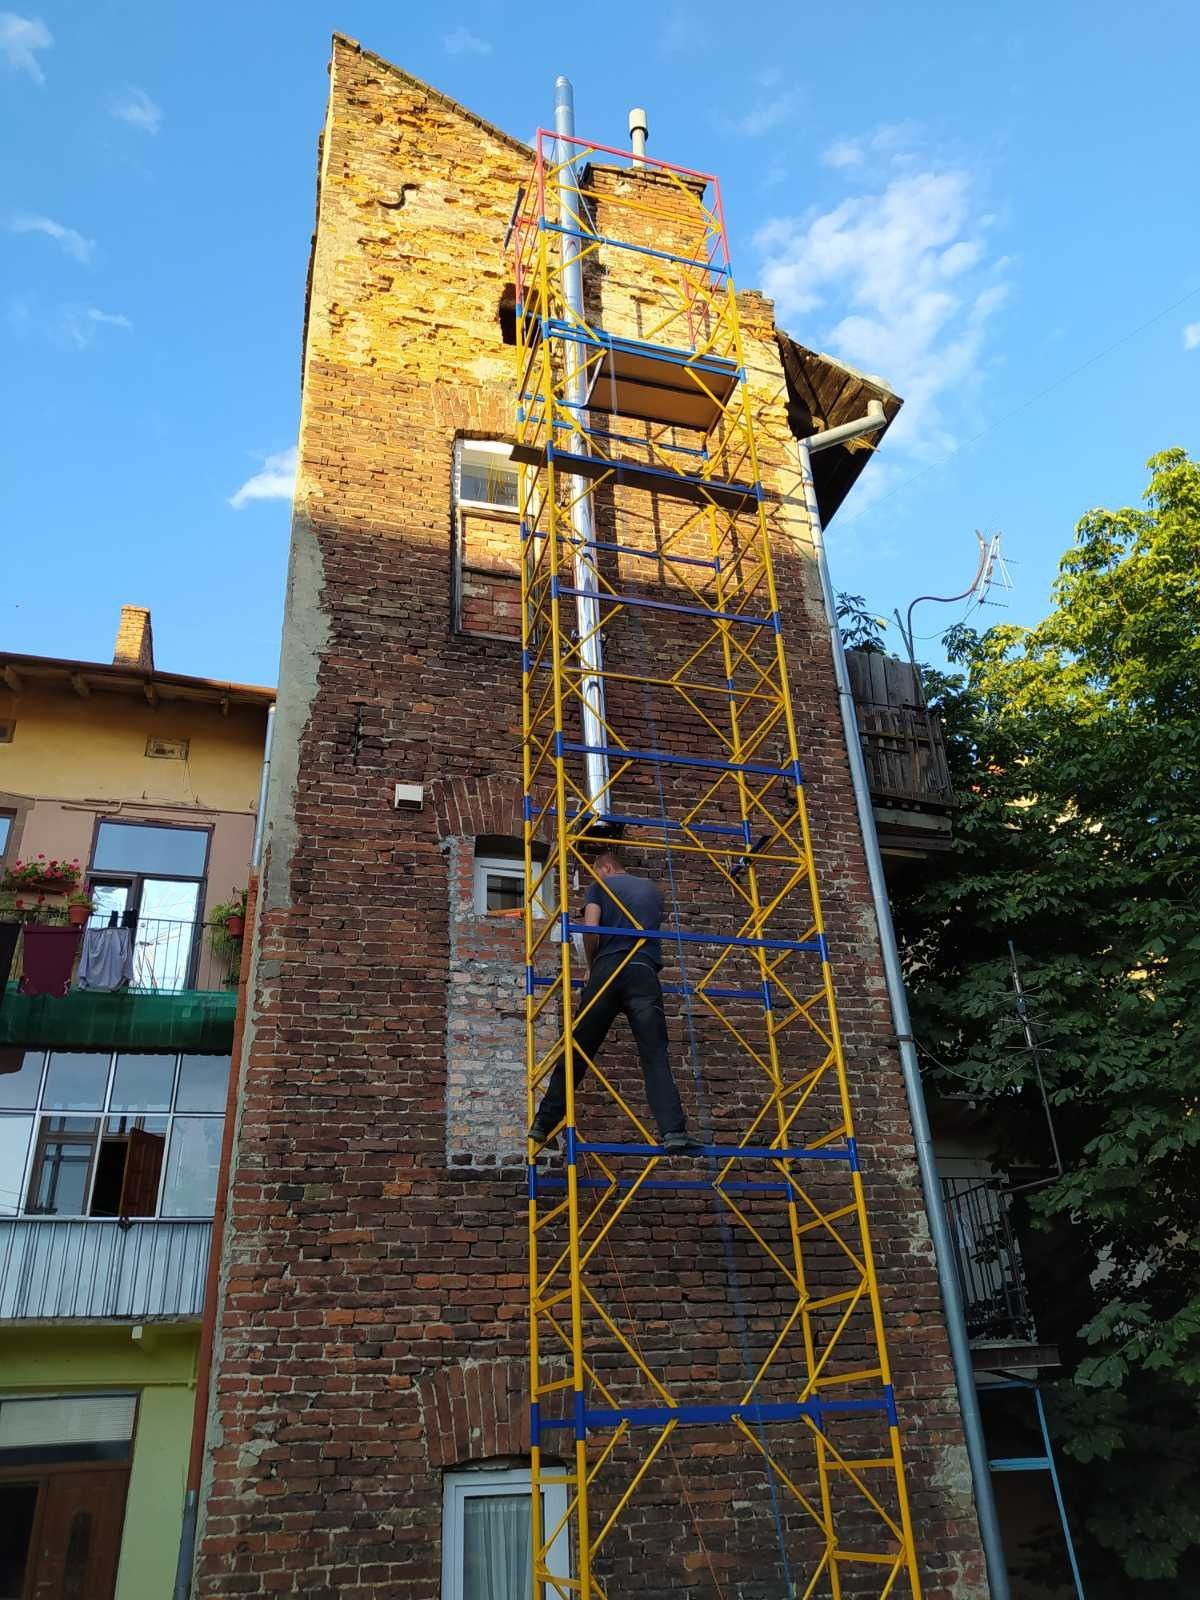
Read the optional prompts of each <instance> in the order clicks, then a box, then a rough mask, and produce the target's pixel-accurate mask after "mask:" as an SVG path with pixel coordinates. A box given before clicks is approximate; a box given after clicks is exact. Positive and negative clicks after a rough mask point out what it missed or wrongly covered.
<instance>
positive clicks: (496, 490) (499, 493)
mask: <svg viewBox="0 0 1200 1600" xmlns="http://www.w3.org/2000/svg"><path fill="white" fill-rule="evenodd" d="M511 451H512V446H511V445H509V444H504V443H502V442H500V441H497V440H494V439H460V440H459V441H458V502H459V504H460V505H474V506H490V507H492V508H493V509H495V510H498V511H516V510H517V508H518V504H519V473H520V468H519V467H517V466H516V465H515V463H514V462H513V461H512V460H511V459H510V457H511Z"/></svg>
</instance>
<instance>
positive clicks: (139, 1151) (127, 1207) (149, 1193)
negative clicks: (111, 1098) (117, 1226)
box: [119, 1128, 167, 1217]
mask: <svg viewBox="0 0 1200 1600" xmlns="http://www.w3.org/2000/svg"><path fill="white" fill-rule="evenodd" d="M166 1147H167V1141H166V1137H165V1136H164V1135H163V1134H161V1133H147V1132H146V1131H145V1129H144V1128H131V1129H130V1131H129V1148H128V1150H127V1151H126V1152H125V1175H124V1178H123V1179H122V1182H121V1203H120V1207H119V1214H120V1215H121V1216H122V1217H152V1216H154V1215H155V1213H156V1212H157V1210H158V1180H159V1177H160V1175H161V1174H162V1164H163V1152H164V1150H165V1149H166Z"/></svg>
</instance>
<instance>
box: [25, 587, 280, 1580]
mask: <svg viewBox="0 0 1200 1600" xmlns="http://www.w3.org/2000/svg"><path fill="white" fill-rule="evenodd" d="M273 700H274V692H273V691H272V690H269V689H258V688H250V687H247V686H245V685H242V684H233V683H218V682H211V681H209V680H208V679H204V678H192V677H184V676H181V675H179V674H176V673H170V672H162V671H160V670H158V669H157V668H156V667H155V665H154V658H153V648H152V643H151V631H150V615H149V612H147V611H144V610H142V609H141V608H139V607H134V606H126V607H125V608H124V609H123V612H122V618H121V627H120V631H119V633H118V636H117V646H116V652H115V655H114V658H113V662H112V665H111V666H110V665H107V664H105V663H97V662H87V661H69V660H59V659H57V658H54V657H48V656H20V655H10V654H0V866H2V867H3V869H4V872H5V873H9V872H11V871H12V869H13V868H14V867H15V865H16V863H17V862H18V861H19V860H20V861H34V862H36V861H37V860H38V859H39V857H45V858H46V860H47V861H49V860H51V859H60V860H64V861H67V862H70V861H71V860H72V859H73V858H77V859H78V862H79V864H80V872H81V883H82V885H83V886H84V887H90V891H91V894H92V896H93V899H94V902H95V910H94V912H93V914H92V916H91V926H92V927H95V928H106V927H107V926H108V925H109V924H110V923H111V922H114V921H115V922H116V924H117V926H118V927H120V926H122V925H124V926H126V927H128V930H129V931H128V934H127V936H126V938H127V943H128V951H129V956H128V966H127V971H128V977H129V980H130V981H129V982H128V983H127V984H124V985H122V986H121V987H120V988H119V989H117V990H116V991H114V992H107V991H106V990H104V989H81V988H79V987H78V986H77V982H78V972H77V970H76V971H75V975H74V979H73V985H74V986H73V987H72V988H71V990H70V992H69V993H67V994H65V995H61V994H60V995H31V994H24V993H21V992H19V990H18V986H17V980H18V978H19V977H20V975H21V973H22V971H23V969H24V968H25V966H26V955H25V951H24V948H23V943H24V940H26V939H28V938H30V937H31V935H30V933H29V931H28V930H29V928H30V926H31V925H34V926H36V925H39V924H40V925H45V924H48V923H51V922H54V923H62V922H63V921H65V904H66V902H65V897H64V896H63V895H62V894H56V893H48V894H46V895H45V896H44V898H43V899H42V900H41V902H40V904H39V898H38V891H37V890H36V889H34V890H32V891H31V890H28V889H23V888H17V889H9V890H5V891H0V932H3V925H4V924H6V923H7V924H8V926H9V927H10V929H11V927H12V925H13V924H14V923H20V924H21V927H22V936H21V938H20V939H19V940H18V943H17V947H16V950H15V954H14V960H13V965H12V971H11V979H10V982H9V983H8V986H7V988H6V989H2V990H0V1160H2V1163H3V1165H2V1169H0V1170H2V1174H3V1176H2V1177H0V1594H3V1595H6V1596H7V1595H11V1596H15V1597H32V1596H46V1597H51V1596H62V1597H64V1600H65V1597H67V1596H78V1597H79V1600H84V1597H86V1600H111V1597H112V1596H113V1595H114V1593H115V1595H116V1597H117V1600H163V1597H164V1596H165V1595H167V1594H169V1593H170V1590H171V1585H172V1582H173V1579H174V1574H175V1565H176V1560H177V1555H178V1547H179V1530H180V1518H181V1511H182V1505H183V1491H184V1475H185V1467H186V1463H187V1458H188V1451H189V1445H190V1440H191V1432H192V1414H193V1405H194V1390H195V1381H196V1359H197V1347H198V1339H199V1327H200V1320H201V1313H202V1310H203V1301H204V1289H205V1276H206V1271H207V1265H208V1257H209V1243H210V1234H211V1230H212V1221H211V1219H212V1214H213V1199H214V1195H215V1191H216V1173H217V1160H218V1155H219V1151H220V1148H221V1135H222V1128H223V1124H224V1112H225V1104H226V1087H227V1081H228V1075H229V1060H230V1048H231V1041H232V1038H233V1025H234V1012H235V1006H236V982H237V975H238V967H239V961H240V956H239V949H240V947H239V945H238V942H237V940H236V939H234V938H232V937H231V936H229V935H228V934H227V933H226V932H225V931H224V930H223V929H220V928H214V927H213V925H212V923H211V913H212V911H213V908H214V907H215V906H217V905H218V904H220V903H222V902H225V903H228V902H229V901H230V900H231V896H232V895H233V894H234V892H235V891H237V890H240V889H244V888H245V887H246V884H247V877H248V872H249V863H250V855H251V846H252V842H253V838H254V828H255V818H256V809H257V802H258V796H259V788H260V783H261V778H262V762H263V745H264V734H265V730H266V724H267V712H268V708H269V706H270V705H271V704H272V702H273ZM235 926H236V925H235ZM86 936H87V935H86V931H84V930H80V932H79V934H78V936H77V937H78V939H80V940H82V939H83V938H85V937H86ZM67 938H68V940H70V938H71V936H70V935H69V934H68V935H67ZM68 970H70V969H68ZM114 1586H115V1587H114Z"/></svg>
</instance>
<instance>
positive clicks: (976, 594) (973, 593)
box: [893, 528, 1013, 667]
mask: <svg viewBox="0 0 1200 1600" xmlns="http://www.w3.org/2000/svg"><path fill="white" fill-rule="evenodd" d="M975 537H976V539H977V540H978V541H979V562H978V565H977V566H976V568H975V576H974V577H973V578H972V579H971V581H970V583H969V584H968V585H967V587H966V588H965V589H964V590H963V591H962V593H961V594H919V595H918V596H917V598H916V599H915V600H913V601H912V602H911V604H910V605H909V608H908V611H907V613H906V615H905V617H904V618H903V619H902V618H901V616H900V610H899V607H897V609H896V610H895V611H894V612H893V615H894V616H895V618H896V624H897V626H898V627H899V629H900V636H901V638H902V639H903V640H904V644H905V648H906V649H907V650H908V659H909V662H910V663H911V665H912V666H913V667H915V666H916V664H917V657H916V652H915V651H914V649H913V620H912V618H913V612H914V611H915V610H916V608H917V607H918V606H919V605H923V604H924V603H925V602H926V601H929V602H930V603H931V604H932V605H939V606H952V605H955V604H957V602H958V601H959V600H968V601H970V602H971V604H972V605H977V606H1002V605H1003V604H1004V601H1003V600H993V599H991V593H992V591H993V590H994V589H1003V590H1005V591H1006V592H1007V591H1008V590H1010V589H1011V588H1012V586H1013V581H1012V574H1011V573H1010V572H1009V570H1008V563H1007V562H1006V561H1005V559H1004V557H1003V555H1001V553H1000V541H1001V540H1002V539H1003V537H1004V535H1003V534H1002V533H993V534H992V535H991V536H990V537H989V538H986V539H985V538H984V536H983V534H982V533H980V531H979V529H978V528H976V529H975ZM970 609H971V607H970V605H968V607H967V610H968V612H969V611H970Z"/></svg>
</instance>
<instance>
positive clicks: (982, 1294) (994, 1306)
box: [942, 1178, 1037, 1346]
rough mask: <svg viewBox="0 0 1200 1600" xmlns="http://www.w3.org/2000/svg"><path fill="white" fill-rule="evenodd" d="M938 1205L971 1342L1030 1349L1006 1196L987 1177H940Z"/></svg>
mask: <svg viewBox="0 0 1200 1600" xmlns="http://www.w3.org/2000/svg"><path fill="white" fill-rule="evenodd" d="M942 1200H943V1203H944V1204H945V1207H946V1215H947V1217H948V1218H949V1222H950V1232H951V1236H952V1238H953V1240H954V1244H955V1259H956V1264H957V1267H958V1282H959V1288H960V1289H961V1291H962V1297H963V1309H964V1311H965V1313H966V1321H967V1333H968V1334H969V1335H970V1337H971V1339H972V1341H978V1342H983V1343H986V1344H988V1345H993V1344H994V1345H1001V1346H1005V1345H1014V1344H1016V1345H1026V1346H1032V1345H1036V1343H1037V1330H1036V1328H1035V1327H1034V1322H1033V1316H1032V1314H1031V1312H1030V1309H1029V1301H1028V1298H1027V1296H1026V1292H1025V1273H1024V1270H1023V1268H1022V1265H1021V1252H1020V1249H1019V1247H1018V1244H1017V1239H1016V1235H1015V1234H1014V1232H1013V1228H1012V1217H1011V1209H1010V1200H1009V1196H1008V1194H1007V1192H1006V1191H1005V1190H1004V1189H1003V1188H1002V1187H1001V1185H1000V1184H999V1183H998V1182H996V1181H995V1180H993V1179H990V1178H943V1179H942Z"/></svg>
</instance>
